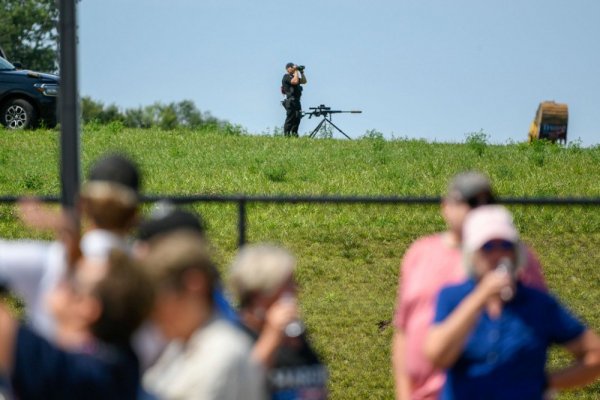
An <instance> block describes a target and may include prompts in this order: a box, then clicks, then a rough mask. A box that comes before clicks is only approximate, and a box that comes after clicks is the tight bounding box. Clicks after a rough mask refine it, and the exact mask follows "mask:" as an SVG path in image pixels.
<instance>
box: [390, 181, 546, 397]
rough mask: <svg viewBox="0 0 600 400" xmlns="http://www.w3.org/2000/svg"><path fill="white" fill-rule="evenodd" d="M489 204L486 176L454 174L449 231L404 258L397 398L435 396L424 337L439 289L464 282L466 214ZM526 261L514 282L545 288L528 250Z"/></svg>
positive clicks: (421, 242)
mask: <svg viewBox="0 0 600 400" xmlns="http://www.w3.org/2000/svg"><path fill="white" fill-rule="evenodd" d="M493 203H495V196H494V193H493V191H492V185H491V183H490V181H489V179H488V178H487V177H486V176H485V175H482V174H480V173H477V172H464V173H461V174H458V175H456V176H455V177H454V178H453V179H452V181H451V182H450V185H449V187H448V191H447V193H446V195H445V196H444V198H443V199H442V204H441V211H442V216H443V218H444V220H445V221H446V224H447V226H448V229H447V230H446V231H445V232H441V233H437V234H433V235H430V236H426V237H423V238H420V239H418V240H417V241H416V242H415V243H413V244H412V245H411V246H410V248H409V249H408V250H407V251H406V253H405V254H404V258H403V260H402V273H401V275H400V282H399V288H398V289H399V290H398V297H397V300H396V310H395V313H394V328H395V329H394V337H393V341H392V365H393V369H394V381H395V384H396V399H398V400H409V399H410V400H437V399H438V398H439V395H440V393H441V389H442V386H443V385H444V382H445V374H444V372H443V371H442V370H440V369H438V368H436V367H435V366H434V365H433V364H432V363H431V362H430V361H429V360H428V359H427V358H426V357H425V353H424V352H423V347H424V344H425V337H426V334H427V332H428V330H429V326H430V325H431V323H432V322H433V317H434V312H435V304H436V299H437V295H438V293H439V291H440V290H441V289H442V288H443V287H444V286H446V285H449V284H453V283H457V282H461V281H462V280H464V279H465V276H466V271H465V270H464V268H463V267H462V252H461V248H460V246H461V242H462V227H463V222H464V220H465V218H466V216H467V214H468V213H469V212H470V211H471V210H472V209H474V208H477V207H479V206H483V205H488V204H493ZM526 257H527V259H526V264H525V267H524V268H523V270H522V272H521V274H520V276H519V280H520V281H521V282H522V283H524V284H527V285H529V286H533V287H537V288H540V289H543V290H547V289H546V284H545V281H544V278H543V276H542V272H541V266H540V264H539V261H538V260H537V258H536V257H535V256H534V255H533V253H531V251H529V250H527V253H526Z"/></svg>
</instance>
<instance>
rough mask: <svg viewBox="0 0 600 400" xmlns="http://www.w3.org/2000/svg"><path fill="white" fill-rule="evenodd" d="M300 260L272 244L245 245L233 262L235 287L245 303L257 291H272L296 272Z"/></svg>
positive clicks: (241, 301) (232, 273)
mask: <svg viewBox="0 0 600 400" xmlns="http://www.w3.org/2000/svg"><path fill="white" fill-rule="evenodd" d="M295 268H296V259H295V258H294V256H293V255H292V254H291V253H290V252H288V251H287V250H285V249H283V248H281V247H278V246H275V245H272V244H256V245H247V246H244V247H243V248H242V249H241V250H240V251H239V252H238V254H237V256H236V257H235V259H234V260H233V263H232V264H231V268H230V273H229V280H230V283H231V289H232V291H233V293H234V294H235V295H236V296H237V298H238V300H239V302H240V303H241V305H242V306H243V305H244V303H246V302H247V301H248V299H249V297H250V296H252V295H253V294H266V295H269V294H272V293H275V292H276V291H277V289H279V288H280V287H281V285H283V283H284V282H285V281H286V280H287V279H289V278H290V277H291V276H292V274H293V273H294V269H295Z"/></svg>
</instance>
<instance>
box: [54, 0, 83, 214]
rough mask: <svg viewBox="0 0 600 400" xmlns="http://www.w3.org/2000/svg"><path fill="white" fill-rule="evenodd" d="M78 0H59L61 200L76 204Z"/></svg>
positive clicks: (71, 204) (77, 157) (77, 181)
mask: <svg viewBox="0 0 600 400" xmlns="http://www.w3.org/2000/svg"><path fill="white" fill-rule="evenodd" d="M75 2H76V0H59V2H58V4H59V6H58V7H59V37H60V41H59V49H60V92H59V98H58V102H59V111H60V114H59V115H60V126H61V128H60V131H61V135H60V148H61V151H60V155H61V159H60V161H61V162H60V176H61V187H62V192H61V203H62V204H63V206H64V207H65V208H73V207H74V205H75V199H76V196H77V193H79V177H80V165H79V96H78V90H77V23H76V19H77V14H76V10H75Z"/></svg>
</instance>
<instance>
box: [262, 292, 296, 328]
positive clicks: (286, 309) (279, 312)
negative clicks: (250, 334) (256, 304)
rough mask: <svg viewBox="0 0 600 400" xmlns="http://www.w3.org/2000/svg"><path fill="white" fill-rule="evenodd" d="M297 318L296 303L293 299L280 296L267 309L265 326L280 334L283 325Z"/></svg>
mask: <svg viewBox="0 0 600 400" xmlns="http://www.w3.org/2000/svg"><path fill="white" fill-rule="evenodd" d="M297 318H298V303H297V302H296V301H295V300H293V299H292V300H290V299H288V298H281V299H279V300H277V301H276V302H275V303H273V305H271V307H269V309H268V310H267V314H266V319H265V323H266V326H265V327H266V328H267V329H272V330H273V331H276V332H277V333H280V334H281V333H283V331H284V330H285V327H286V326H287V325H288V324H289V323H290V322H292V321H293V320H295V319H297Z"/></svg>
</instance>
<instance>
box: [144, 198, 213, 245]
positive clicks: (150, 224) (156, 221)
mask: <svg viewBox="0 0 600 400" xmlns="http://www.w3.org/2000/svg"><path fill="white" fill-rule="evenodd" d="M179 229H186V230H191V231H194V232H197V233H199V234H202V235H203V234H204V224H203V223H202V220H201V218H200V216H199V215H197V214H196V213H194V212H191V211H188V210H183V209H180V208H176V207H174V206H173V205H171V204H167V205H165V204H159V205H158V208H157V209H156V210H155V211H154V213H153V214H152V215H151V216H150V217H149V218H148V219H146V220H144V221H142V222H141V223H140V225H139V227H138V238H139V239H140V240H150V239H152V238H153V237H155V236H158V235H161V234H163V233H168V232H173V231H176V230H179Z"/></svg>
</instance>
